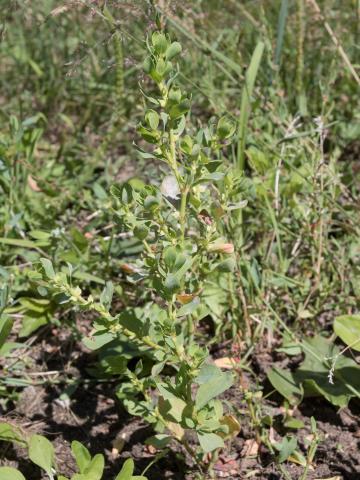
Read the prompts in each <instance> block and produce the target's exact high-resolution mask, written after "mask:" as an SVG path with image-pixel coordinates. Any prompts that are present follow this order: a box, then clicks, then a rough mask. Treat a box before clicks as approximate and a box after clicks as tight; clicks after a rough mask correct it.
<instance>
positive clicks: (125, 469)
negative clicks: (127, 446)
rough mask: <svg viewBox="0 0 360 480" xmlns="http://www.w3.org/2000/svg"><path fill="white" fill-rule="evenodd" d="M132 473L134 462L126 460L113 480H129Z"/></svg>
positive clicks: (129, 459)
mask: <svg viewBox="0 0 360 480" xmlns="http://www.w3.org/2000/svg"><path fill="white" fill-rule="evenodd" d="M133 473H134V460H133V459H132V458H128V459H127V460H126V461H125V463H124V465H123V466H122V469H121V470H120V472H119V473H118V475H117V476H116V478H115V480H131V478H132V474H133Z"/></svg>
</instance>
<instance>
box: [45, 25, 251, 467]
mask: <svg viewBox="0 0 360 480" xmlns="http://www.w3.org/2000/svg"><path fill="white" fill-rule="evenodd" d="M147 50H148V55H147V57H146V59H145V61H144V71H145V73H146V74H147V75H148V76H149V77H150V79H151V80H152V81H153V82H154V83H155V87H156V91H155V93H154V92H152V93H151V94H146V93H145V92H143V95H144V99H145V102H146V104H147V105H148V108H147V110H146V111H145V114H144V118H143V121H142V122H141V123H140V125H139V126H138V133H139V135H140V136H141V137H142V139H143V140H144V141H145V142H146V144H149V147H146V146H143V145H145V143H144V142H142V143H141V145H142V146H143V148H141V149H140V148H139V153H140V154H141V155H142V156H143V157H144V158H145V159H146V160H147V161H149V162H160V165H162V167H163V168H162V169H161V172H163V178H161V179H160V181H159V182H155V181H154V183H153V184H150V185H138V184H134V182H131V181H130V182H129V183H125V184H122V185H114V186H113V187H112V189H111V193H112V195H113V197H114V215H115V217H116V219H117V221H118V224H119V227H120V228H121V229H122V231H127V232H131V233H132V234H133V235H134V236H135V237H137V238H138V239H139V240H140V241H141V242H142V245H143V252H142V254H141V255H140V256H139V257H138V258H137V259H136V260H135V261H133V262H129V263H126V264H122V266H121V267H122V270H123V271H124V272H125V274H126V275H127V277H128V279H129V280H130V281H131V282H132V284H133V285H134V289H135V288H136V289H139V288H140V289H141V291H142V292H144V291H145V292H146V293H145V301H144V304H142V305H141V306H139V307H134V308H132V307H127V308H125V309H123V310H121V311H120V312H113V309H112V308H111V303H112V292H113V286H112V284H110V283H108V284H107V286H106V288H105V289H104V291H103V293H102V295H101V297H100V301H99V302H97V301H95V300H94V299H93V298H92V297H89V298H84V297H83V295H82V293H81V291H80V289H79V288H78V287H74V286H73V285H72V283H71V278H69V275H67V274H65V273H57V274H56V273H55V272H54V270H53V268H52V265H51V263H50V262H49V261H48V260H45V259H43V260H42V263H43V267H44V270H45V273H46V276H47V278H48V279H49V280H50V282H49V283H50V284H51V285H52V288H53V289H54V290H55V292H57V293H60V292H61V293H62V294H63V295H64V298H65V299H67V300H69V301H71V302H73V303H74V304H76V305H77V306H79V307H81V308H83V309H92V310H95V311H96V312H97V314H98V318H97V320H96V322H95V324H94V331H93V334H92V337H91V338H89V339H87V340H86V343H87V345H88V346H90V347H92V348H98V347H102V348H106V345H107V344H108V345H112V346H114V345H125V347H122V350H121V348H120V350H119V349H118V350H117V352H119V351H122V354H117V355H114V353H112V355H109V356H108V357H106V358H107V367H108V371H109V372H112V373H116V374H121V375H122V376H123V377H122V378H124V381H123V383H121V384H120V385H119V387H118V391H117V394H118V397H119V398H120V399H121V400H122V402H123V404H124V406H125V407H126V408H127V410H128V411H129V412H130V413H131V414H133V415H137V416H140V417H142V418H143V419H145V420H146V421H148V422H149V423H151V424H152V425H153V428H154V431H155V432H156V435H155V436H154V437H152V438H151V439H150V440H149V441H150V442H152V444H154V445H155V446H156V447H158V448H163V447H165V446H167V444H169V443H170V442H171V441H174V440H175V441H177V442H178V443H180V444H181V445H182V447H183V448H184V450H186V451H187V453H188V454H189V455H190V456H191V458H192V460H193V462H194V463H195V464H196V465H197V466H198V467H199V468H200V469H202V470H206V469H208V468H209V465H211V463H212V461H213V460H214V458H216V455H217V452H218V450H219V449H221V448H222V447H223V446H224V439H226V438H230V437H231V436H232V435H233V434H234V432H235V431H236V430H237V422H236V420H235V419H234V418H233V417H232V416H231V415H230V414H225V413H224V409H223V405H222V402H221V401H220V400H219V399H218V396H219V395H220V394H222V393H223V392H224V391H225V390H227V389H228V388H229V387H231V385H232V383H233V379H232V375H231V374H230V373H224V372H222V371H221V370H220V369H219V368H217V367H216V366H215V365H213V364H211V362H210V360H209V355H208V350H207V348H206V347H205V346H203V345H201V344H200V343H199V339H200V338H201V335H199V324H200V322H201V320H202V319H204V318H205V317H206V316H207V315H209V314H211V313H212V312H211V306H212V305H215V303H211V296H214V298H216V301H218V300H217V299H218V296H217V291H221V292H222V295H223V297H222V298H224V301H225V302H226V295H227V285H228V282H229V280H231V277H232V275H233V274H232V272H233V270H234V267H235V264H236V262H235V257H234V246H233V244H232V243H230V242H229V241H228V240H227V239H226V237H225V236H226V232H227V231H228V227H227V223H228V221H229V216H230V215H231V212H232V210H236V209H238V208H241V206H242V203H241V202H239V203H236V202H235V201H234V200H233V199H238V198H239V197H238V195H237V194H236V184H237V183H236V181H234V179H233V175H232V174H231V172H229V171H227V170H226V168H225V167H224V165H225V163H224V159H223V152H224V150H226V147H227V145H228V143H229V141H230V139H231V137H232V135H233V134H234V132H235V127H236V126H235V124H234V123H233V122H232V121H231V120H229V119H228V118H227V117H222V118H220V119H218V120H212V121H210V123H209V124H208V125H207V126H206V127H204V128H199V129H195V128H194V127H193V126H192V125H193V124H192V123H190V108H191V96H190V95H188V94H186V93H185V92H184V91H183V90H182V88H181V87H180V86H179V84H178V82H177V80H178V74H179V71H178V67H177V65H176V63H175V61H176V59H177V58H178V57H179V54H180V53H181V50H182V48H181V45H180V44H179V43H178V42H176V41H175V42H172V41H171V40H170V37H169V35H168V34H166V33H164V32H163V31H161V30H159V31H155V32H154V33H152V35H151V36H150V38H149V39H148V41H147ZM143 297H144V295H143ZM209 298H210V300H209ZM206 299H207V300H206ZM214 308H215V306H214ZM203 343H204V342H202V344H203ZM129 350H131V352H132V353H131V354H129ZM130 357H132V358H134V357H135V358H137V359H138V361H137V363H136V365H135V366H134V362H133V363H132V364H131V365H132V367H131V368H129V366H128V359H129V358H130ZM190 432H192V433H190ZM189 439H191V441H189Z"/></svg>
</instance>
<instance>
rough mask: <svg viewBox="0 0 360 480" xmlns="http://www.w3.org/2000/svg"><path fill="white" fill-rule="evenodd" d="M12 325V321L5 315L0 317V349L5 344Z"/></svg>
mask: <svg viewBox="0 0 360 480" xmlns="http://www.w3.org/2000/svg"><path fill="white" fill-rule="evenodd" d="M13 323H14V321H13V319H12V318H10V317H8V316H7V315H5V314H3V315H1V316H0V348H1V347H2V346H3V345H4V343H5V342H6V339H7V337H8V336H9V334H10V332H11V329H12V326H13Z"/></svg>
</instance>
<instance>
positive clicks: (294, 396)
mask: <svg viewBox="0 0 360 480" xmlns="http://www.w3.org/2000/svg"><path fill="white" fill-rule="evenodd" d="M267 376H268V379H269V380H270V383H271V385H272V386H273V387H274V388H275V389H276V390H277V391H278V392H279V393H280V394H281V395H282V396H283V397H285V398H286V399H287V400H288V401H289V402H290V403H291V404H295V405H296V404H299V403H300V402H301V400H302V397H303V390H302V388H301V386H300V385H299V384H298V382H296V381H295V379H294V377H293V374H292V373H291V372H290V371H287V370H283V369H281V368H278V367H273V368H272V369H271V370H269V371H268V372H267Z"/></svg>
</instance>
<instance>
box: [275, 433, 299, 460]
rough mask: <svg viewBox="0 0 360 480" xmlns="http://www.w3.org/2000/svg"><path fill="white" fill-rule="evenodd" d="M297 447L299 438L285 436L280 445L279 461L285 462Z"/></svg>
mask: <svg viewBox="0 0 360 480" xmlns="http://www.w3.org/2000/svg"><path fill="white" fill-rule="evenodd" d="M296 447H297V440H296V438H295V437H285V438H284V439H283V441H282V442H281V444H280V445H279V446H278V450H279V455H278V461H279V462H280V463H282V462H285V460H287V459H288V458H289V457H290V455H291V454H292V453H293V452H294V450H295V449H296Z"/></svg>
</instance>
